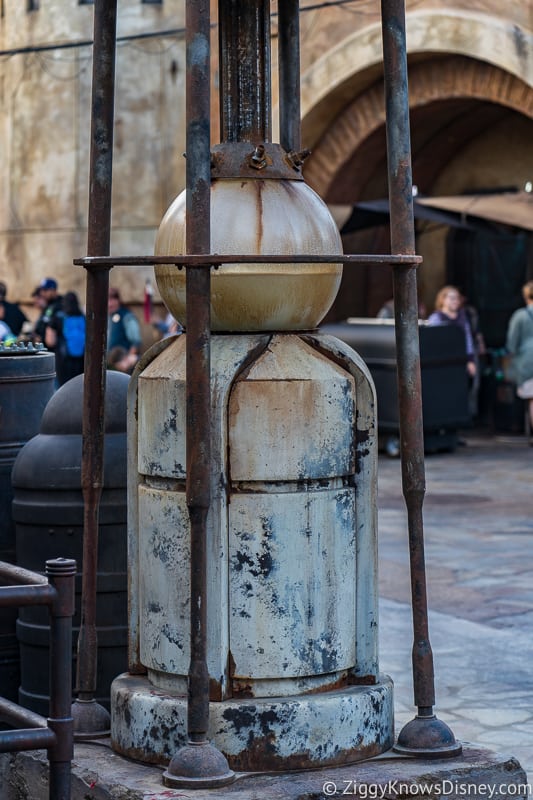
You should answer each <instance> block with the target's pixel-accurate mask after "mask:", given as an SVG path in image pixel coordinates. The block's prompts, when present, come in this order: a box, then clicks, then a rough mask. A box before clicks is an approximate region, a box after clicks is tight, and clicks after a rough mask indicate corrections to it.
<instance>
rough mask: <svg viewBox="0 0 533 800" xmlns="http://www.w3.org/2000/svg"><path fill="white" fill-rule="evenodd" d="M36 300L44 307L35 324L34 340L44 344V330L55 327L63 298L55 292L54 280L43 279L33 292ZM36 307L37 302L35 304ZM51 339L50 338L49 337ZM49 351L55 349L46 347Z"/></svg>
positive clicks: (55, 284) (55, 282) (61, 308)
mask: <svg viewBox="0 0 533 800" xmlns="http://www.w3.org/2000/svg"><path fill="white" fill-rule="evenodd" d="M32 296H33V297H34V301H35V298H38V303H39V304H40V305H42V306H44V308H43V311H42V313H41V315H40V317H39V319H38V320H37V322H36V323H35V328H34V333H35V340H36V341H39V342H43V343H44V344H46V328H47V327H48V326H51V327H52V328H53V327H57V326H56V323H55V317H57V316H58V315H59V314H60V313H61V311H62V310H63V298H62V296H61V295H60V294H58V291H57V281H56V280H54V278H43V280H42V281H41V282H40V284H39V286H37V288H36V289H35V290H34V292H33V295H32ZM36 305H37V302H36ZM49 338H50V339H51V337H49ZM46 346H47V348H48V349H49V350H52V351H53V352H55V347H52V346H50V345H46Z"/></svg>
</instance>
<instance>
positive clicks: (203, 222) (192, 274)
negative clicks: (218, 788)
mask: <svg viewBox="0 0 533 800" xmlns="http://www.w3.org/2000/svg"><path fill="white" fill-rule="evenodd" d="M209 21H210V15H209V2H208V0H197V2H188V3H187V19H186V24H187V101H186V113H187V130H186V148H187V168H186V169H187V174H186V177H187V209H186V213H187V225H186V230H187V234H186V235H187V240H186V248H187V252H188V253H209V251H210V191H211V174H210V144H211V142H210V91H209V84H210V59H209V52H210V51H209V34H210V30H209V29H210V25H209ZM186 290H187V311H186V314H187V328H186V363H187V431H186V444H187V486H186V491H187V507H188V510H189V517H190V525H191V661H190V667H189V700H188V733H189V739H190V741H191V742H202V741H205V740H206V736H207V729H208V724H209V674H208V670H207V632H206V629H207V596H206V595H207V580H206V571H207V552H206V551H207V514H208V511H209V506H210V502H211V472H210V466H211V465H210V460H211V458H210V457H211V447H210V440H211V393H210V377H211V373H210V293H211V274H210V271H209V269H206V268H205V267H197V268H191V267H188V268H187V276H186Z"/></svg>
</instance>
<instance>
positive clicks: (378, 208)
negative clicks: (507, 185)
mask: <svg viewBox="0 0 533 800" xmlns="http://www.w3.org/2000/svg"><path fill="white" fill-rule="evenodd" d="M330 211H331V212H332V214H333V217H334V218H335V220H336V222H337V224H338V226H339V228H340V230H341V233H350V232H352V231H356V230H361V229H363V228H370V227H373V226H374V225H385V224H387V223H388V222H389V201H388V200H387V199H380V200H367V201H363V202H360V203H356V204H355V205H353V206H350V205H342V206H330ZM413 214H414V217H415V219H420V220H425V221H427V222H434V223H437V224H440V225H449V226H450V227H452V228H463V229H470V230H479V229H480V228H482V229H483V230H485V231H486V230H487V228H488V226H489V225H490V223H499V224H503V225H511V226H513V227H516V228H521V229H523V230H528V231H531V230H533V194H532V193H529V192H493V193H490V194H468V195H450V196H443V197H416V198H414V199H413Z"/></svg>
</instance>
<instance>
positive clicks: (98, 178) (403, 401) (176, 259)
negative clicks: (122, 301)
mask: <svg viewBox="0 0 533 800" xmlns="http://www.w3.org/2000/svg"><path fill="white" fill-rule="evenodd" d="M209 5H210V4H209V2H207V0H188V2H187V4H186V9H187V17H186V21H187V109H186V114H187V207H186V220H187V226H186V233H187V239H186V252H185V253H181V254H175V255H168V254H165V255H162V256H139V257H127V256H123V257H113V258H111V257H109V255H108V252H109V220H110V190H111V147H112V107H113V92H114V77H113V63H114V35H115V33H114V32H115V24H116V0H96V2H95V41H94V72H93V76H94V78H93V80H94V86H93V128H92V149H91V203H90V213H89V254H88V257H86V258H80V259H76V261H75V262H74V263H76V264H78V265H81V266H83V267H84V268H85V269H86V270H87V345H86V347H87V350H86V376H85V407H84V408H85V415H86V427H85V428H84V450H83V458H84V476H85V478H84V497H85V501H86V516H85V520H86V521H85V530H84V591H85V600H84V610H83V619H82V625H83V627H84V631H83V637H80V649H81V651H83V654H84V655H83V657H80V658H79V659H78V663H86V664H87V665H88V668H87V673H86V674H85V675H80V676H79V677H78V682H79V687H78V688H79V690H80V699H81V700H82V701H83V702H89V703H90V702H92V697H91V693H92V692H94V674H95V668H96V667H95V665H96V641H95V636H94V625H93V620H94V613H93V611H94V610H93V604H94V575H95V558H96V536H97V533H96V531H97V516H98V492H99V487H100V485H101V446H102V445H101V443H102V438H103V436H102V427H101V426H102V420H101V417H102V408H103V403H102V399H103V393H104V391H105V366H104V363H105V344H106V333H105V319H106V309H105V306H106V301H107V286H108V273H109V270H110V269H111V268H112V267H113V266H115V265H129V266H135V265H141V264H142V265H146V264H153V265H154V266H156V268H157V266H158V265H169V264H170V265H174V266H175V267H176V268H180V269H181V268H185V270H186V318H187V326H186V328H187V337H186V348H187V353H186V358H187V486H186V496H187V507H188V512H189V517H190V527H191V605H190V607H191V642H190V644H191V661H190V670H189V683H188V738H189V743H188V745H187V746H185V747H184V748H182V750H181V751H180V752H178V753H177V754H176V756H175V757H174V758H173V759H172V761H171V764H170V766H169V768H168V770H167V772H166V773H165V778H164V781H165V783H166V784H167V785H171V786H207V787H208V786H215V785H221V784H223V783H227V782H229V781H231V780H232V779H233V775H232V772H231V770H230V769H229V768H228V766H227V763H226V760H225V759H224V756H223V755H222V754H221V753H220V752H219V751H218V750H217V749H216V748H214V747H213V745H211V744H210V743H209V742H208V740H207V731H208V723H209V675H208V671H207V666H206V636H207V634H206V616H205V613H206V580H205V576H206V520H207V514H208V511H209V505H210V497H211V484H210V481H211V477H210V470H209V462H210V409H211V402H210V391H211V389H210V331H211V319H210V283H211V271H212V270H213V269H214V270H215V271H216V269H217V267H220V266H221V265H223V264H228V263H238V264H243V265H244V264H247V263H254V264H261V263H272V262H274V263H276V262H277V263H280V264H283V263H299V262H305V263H326V262H331V261H335V260H336V259H337V260H339V256H338V255H337V254H329V255H319V256H309V255H302V256H298V255H294V254H291V255H286V256H282V255H279V254H278V255H257V254H254V255H250V254H246V253H232V254H231V255H224V256H221V255H215V254H212V253H210V184H211V176H212V173H211V164H212V160H213V156H212V153H211V150H210V103H209V68H210V51H209V33H210V9H209ZM268 14H269V3H268V2H259V0H258V2H256V3H248V2H237V0H231V1H230V0H220V3H219V25H220V35H221V76H222V77H221V84H222V91H221V109H222V111H221V119H222V130H223V138H224V139H225V140H227V141H232V142H239V141H240V140H241V138H242V136H243V130H245V131H246V137H245V140H246V139H247V138H248V139H249V138H250V137H251V138H252V139H253V138H254V137H255V138H256V139H257V146H256V147H255V149H254V151H253V154H252V156H251V158H250V159H247V160H246V164H244V165H243V163H238V164H235V163H232V164H229V165H228V164H227V163H225V154H224V151H223V148H222V151H221V152H219V151H215V154H214V169H215V170H222V171H224V170H226V169H227V170H228V172H229V173H230V174H231V175H233V176H235V174H236V172H235V170H236V169H238V170H244V171H246V170H261V169H263V168H264V167H265V165H267V164H269V165H271V164H273V163H274V164H275V158H276V155H275V154H274V153H273V152H272V151H271V149H270V147H269V138H270V129H269V127H268V111H269V103H270V97H269V91H268V88H269V80H268V77H267V76H268V72H269V56H268V47H267V44H268V41H267V38H268V33H267V32H268V25H267V16H268ZM382 26H383V52H384V79H385V94H386V128H387V150H388V173H389V194H390V198H389V199H390V207H391V250H392V254H391V255H387V256H368V255H366V256H365V255H343V256H342V258H341V260H342V262H343V263H344V264H345V265H346V266H347V267H348V268H356V266H357V264H361V263H365V264H368V263H374V264H379V263H383V264H389V265H392V267H393V269H394V298H395V320H396V335H397V352H398V386H399V405H400V420H401V424H400V442H401V459H402V483H403V492H404V496H405V502H406V506H407V511H408V527H409V550H410V557H411V584H412V607H413V626H414V645H413V677H414V694H415V704H416V706H417V707H418V714H417V716H416V718H415V719H414V720H413V721H412V722H410V723H409V724H408V725H407V726H405V728H404V729H403V730H402V731H401V733H400V736H399V739H398V744H397V745H396V747H397V749H398V750H400V751H401V752H403V753H408V754H412V755H422V756H425V757H436V758H439V757H447V756H453V755H456V754H457V753H458V752H459V751H460V749H461V745H460V744H459V743H458V742H456V740H455V737H454V736H453V733H452V732H451V731H450V730H449V728H448V727H447V726H446V725H445V724H444V723H442V722H441V721H440V720H438V719H437V718H436V716H435V714H434V711H433V707H434V704H435V698H434V674H433V663H432V654H431V646H430V642H429V633H428V621H427V600H426V583H425V564H424V544H423V522H422V506H423V498H424V492H425V477H424V450H423V435H422V416H421V414H422V408H421V392H420V363H419V362H420V360H419V349H418V325H417V296H416V267H417V265H418V264H419V263H420V258H419V257H418V256H417V255H416V254H415V248H414V227H413V207H412V182H411V161H410V137H409V123H408V89H407V66H406V65H407V60H406V43H405V7H404V0H382ZM238 41H240V42H241V44H242V43H243V42H245V44H246V47H245V48H244V52H245V53H247V54H248V56H247V57H248V60H247V57H246V56H245V57H244V58H242V60H239V58H237V57H236V55H235V51H236V46H237V42H238ZM279 52H280V62H281V67H280V120H281V123H280V128H281V136H280V138H281V143H282V146H283V148H284V149H285V151H286V153H287V157H286V158H284V159H282V162H280V163H279V169H280V170H281V171H282V170H285V169H289V170H293V171H294V170H299V169H300V168H301V164H302V161H303V158H304V156H305V154H304V153H301V152H300V137H299V102H298V95H299V67H298V52H299V51H298V3H297V2H294V0H287V2H284V3H280V51H279ZM241 57H242V52H241ZM252 57H253V62H254V63H253V69H251V67H252V60H251V59H252ZM248 149H249V148H248ZM237 152H238V151H237ZM237 174H241V172H238V173H237ZM78 730H80V727H78ZM90 731H94V727H92V728H91V727H89V732H90Z"/></svg>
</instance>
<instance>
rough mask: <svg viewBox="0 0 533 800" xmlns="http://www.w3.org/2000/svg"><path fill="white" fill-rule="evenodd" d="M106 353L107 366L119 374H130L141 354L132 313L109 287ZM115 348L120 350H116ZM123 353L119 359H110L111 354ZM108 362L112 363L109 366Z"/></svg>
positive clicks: (139, 332)
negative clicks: (119, 372) (116, 370)
mask: <svg viewBox="0 0 533 800" xmlns="http://www.w3.org/2000/svg"><path fill="white" fill-rule="evenodd" d="M107 309H108V318H107V353H108V365H110V367H111V368H113V369H118V370H120V371H121V372H127V373H131V372H132V371H133V368H134V367H135V364H136V363H137V361H138V360H139V355H140V352H141V343H142V339H141V327H140V325H139V321H138V319H137V317H136V316H135V314H134V313H133V311H131V310H130V309H129V308H128V307H127V306H125V305H124V304H123V303H122V301H121V298H120V292H119V290H118V289H117V288H115V287H111V288H110V289H109V296H108V304H107ZM115 348H120V350H116V349H115ZM121 350H124V351H125V354H122V357H121V358H120V359H116V360H114V359H111V360H110V355H111V354H112V353H115V354H116V353H119V352H121ZM110 361H113V364H112V365H111V363H110Z"/></svg>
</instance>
